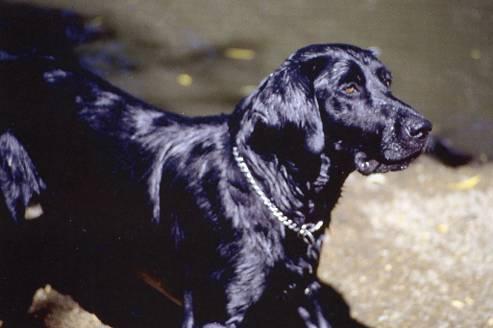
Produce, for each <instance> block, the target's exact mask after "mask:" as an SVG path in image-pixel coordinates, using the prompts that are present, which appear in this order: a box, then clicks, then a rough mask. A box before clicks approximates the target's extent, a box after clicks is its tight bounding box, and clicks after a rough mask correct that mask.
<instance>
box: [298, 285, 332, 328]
mask: <svg viewBox="0 0 493 328" xmlns="http://www.w3.org/2000/svg"><path fill="white" fill-rule="evenodd" d="M320 289H321V285H320V283H319V282H318V281H314V282H312V283H311V284H310V285H308V287H306V288H305V290H304V296H305V300H304V302H302V303H303V304H301V305H299V306H298V309H297V310H298V314H299V315H300V317H301V319H302V320H303V322H304V323H305V327H306V328H331V327H332V326H331V325H330V323H329V321H328V319H327V316H326V315H325V314H324V311H323V309H322V305H321V303H320Z"/></svg>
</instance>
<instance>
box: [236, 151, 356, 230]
mask: <svg viewBox="0 0 493 328" xmlns="http://www.w3.org/2000/svg"><path fill="white" fill-rule="evenodd" d="M236 146H237V147H238V148H237V149H238V152H239V153H240V154H241V155H242V157H243V158H244V161H245V163H246V165H247V166H248V168H249V170H250V171H251V175H252V176H253V178H254V179H255V180H256V181H257V183H258V185H259V186H260V187H261V188H262V190H263V191H264V193H265V195H266V196H267V197H268V198H269V199H270V201H271V202H273V203H274V205H275V206H276V207H277V208H278V209H279V210H280V211H281V212H282V213H284V214H285V215H286V216H287V217H289V218H290V219H291V220H293V221H294V222H296V224H298V225H300V226H301V225H303V224H306V223H317V222H318V221H319V220H322V221H323V222H324V226H327V225H328V224H329V222H330V212H331V210H332V209H333V208H334V206H335V204H336V202H337V200H338V198H339V196H340V192H337V193H334V192H333V191H334V190H337V191H340V190H341V187H342V184H343V183H344V181H345V179H346V178H347V176H348V175H349V173H351V172H350V171H348V172H345V171H343V168H345V167H347V165H344V164H343V163H342V162H343V161H345V160H346V159H345V158H344V156H341V154H338V153H337V152H335V151H334V152H331V153H329V154H327V153H322V154H320V156H319V157H318V158H310V159H307V160H305V162H304V163H303V165H300V164H299V163H296V162H292V161H287V160H283V158H282V156H279V155H278V154H275V153H270V154H268V155H264V154H260V153H258V152H256V151H255V150H254V149H252V148H251V147H250V146H249V145H247V144H242V143H238V144H237V145H236ZM331 155H332V156H331ZM329 191H332V192H331V193H329Z"/></svg>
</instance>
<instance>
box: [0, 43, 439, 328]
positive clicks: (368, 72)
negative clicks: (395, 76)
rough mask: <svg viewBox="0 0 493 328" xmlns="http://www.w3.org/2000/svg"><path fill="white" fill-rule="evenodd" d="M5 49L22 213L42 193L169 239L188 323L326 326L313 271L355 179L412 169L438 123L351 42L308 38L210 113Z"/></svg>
mask: <svg viewBox="0 0 493 328" xmlns="http://www.w3.org/2000/svg"><path fill="white" fill-rule="evenodd" d="M0 59H1V61H0V83H1V85H0V90H1V91H0V92H1V94H0V158H1V159H2V161H0V165H1V166H0V183H1V187H2V191H3V194H4V197H5V204H6V205H7V206H6V208H5V209H4V211H5V212H8V214H9V215H10V216H12V217H13V218H14V219H15V220H16V221H22V220H23V215H24V210H25V208H26V207H27V206H28V204H29V202H30V201H32V198H33V197H34V198H35V199H36V201H39V202H41V204H42V206H43V208H44V210H45V212H46V213H48V214H49V215H50V217H56V218H58V219H57V220H59V221H57V222H56V224H68V225H75V226H76V227H77V228H76V229H79V230H80V231H92V233H93V234H94V235H97V236H102V237H101V239H100V240H104V241H105V242H106V241H108V240H110V239H111V240H113V241H114V242H115V243H128V244H132V245H134V246H132V247H139V248H138V249H140V250H142V249H146V248H153V249H156V250H158V252H157V253H153V254H152V256H153V257H154V258H153V260H154V262H156V263H165V264H166V266H167V268H161V269H163V270H162V272H166V273H163V275H165V276H166V280H167V281H169V282H170V284H171V285H173V286H175V287H179V288H180V290H181V291H182V293H183V294H182V295H183V300H184V309H185V314H184V320H183V327H196V326H199V327H202V326H210V327H219V326H220V327H222V326H226V327H236V326H253V327H258V326H261V325H264V324H265V325H268V326H279V327H286V326H306V327H329V326H330V324H329V318H330V317H331V316H333V314H330V309H327V308H326V306H324V304H323V301H321V298H320V297H321V296H320V292H319V290H320V285H319V283H318V280H317V277H316V275H315V269H316V265H317V261H318V254H319V250H320V247H321V245H322V239H323V231H324V227H326V226H327V225H328V224H329V218H330V212H331V210H332V208H333V207H334V206H335V203H336V201H337V199H338V198H339V195H340V191H341V186H342V184H343V183H344V180H345V179H346V177H347V176H348V175H349V174H350V173H351V172H352V171H354V170H357V171H359V172H360V173H362V174H365V175H367V174H371V173H374V172H387V171H391V170H401V169H404V168H405V167H406V166H407V165H408V164H409V163H410V162H411V161H412V160H413V159H414V158H416V157H417V156H418V155H419V154H420V153H421V152H422V151H423V148H424V146H425V143H426V140H427V136H428V133H429V131H430V130H431V124H430V122H429V121H427V120H426V119H424V118H423V117H422V116H421V115H420V114H418V113H417V112H416V111H414V110H413V109H412V108H411V107H409V106H408V105H406V104H404V103H403V102H401V101H400V100H398V99H397V98H395V97H394V96H393V95H392V94H391V91H390V84H391V75H390V73H389V71H388V70H387V69H386V68H385V66H384V65H383V64H382V63H381V62H380V61H379V60H378V59H377V58H376V57H375V55H374V54H373V53H372V52H371V51H367V50H363V49H360V48H357V47H354V46H349V45H340V44H333V45H312V46H308V47H305V48H303V49H300V50H298V51H297V52H295V53H294V54H293V55H291V56H290V57H289V58H288V59H287V60H286V61H285V62H284V63H283V64H282V65H281V67H280V68H279V69H278V70H276V71H275V72H273V73H272V74H270V75H269V76H268V77H267V78H266V79H265V80H264V81H263V82H262V83H261V84H260V86H259V87H258V89H257V90H256V91H255V92H253V93H252V94H251V95H250V96H248V97H247V98H245V99H244V100H243V101H241V102H240V104H239V105H238V106H237V108H236V109H235V111H234V112H233V114H232V115H224V116H214V117H199V118H188V117H183V116H179V115H176V114H171V113H167V112H162V111H160V110H158V109H156V108H153V107H152V106H150V105H147V104H145V103H143V102H142V101H140V100H137V99H135V98H133V97H131V96H130V95H128V94H126V93H124V92H123V91H121V90H118V89H117V88H115V87H113V86H111V85H109V84H108V83H107V82H105V81H103V80H101V79H100V78H98V77H96V76H94V75H92V74H90V73H88V72H84V71H82V70H80V69H77V68H73V67H71V66H65V65H63V64H60V63H59V62H58V61H57V60H56V59H53V58H51V57H42V56H30V55H15V54H5V53H4V54H3V55H2V57H1V58H0ZM56 224H55V225H56ZM135 245H137V246H135ZM142 256H145V255H144V254H142Z"/></svg>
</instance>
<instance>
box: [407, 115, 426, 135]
mask: <svg viewBox="0 0 493 328" xmlns="http://www.w3.org/2000/svg"><path fill="white" fill-rule="evenodd" d="M431 128H432V125H431V122H430V121H428V120H427V119H421V118H420V119H417V120H412V121H410V122H408V124H407V126H406V132H407V134H408V135H409V136H410V137H411V138H413V139H417V140H423V139H426V137H427V136H428V134H429V133H430V131H431Z"/></svg>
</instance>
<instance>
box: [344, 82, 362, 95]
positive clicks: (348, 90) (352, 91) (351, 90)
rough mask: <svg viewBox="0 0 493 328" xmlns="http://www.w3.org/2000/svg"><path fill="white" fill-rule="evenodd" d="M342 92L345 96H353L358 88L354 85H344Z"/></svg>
mask: <svg viewBox="0 0 493 328" xmlns="http://www.w3.org/2000/svg"><path fill="white" fill-rule="evenodd" d="M342 91H343V92H344V93H345V94H348V95H352V94H355V93H356V92H358V87H357V86H356V84H353V83H352V84H350V85H346V86H345V87H344V88H343V89H342Z"/></svg>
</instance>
